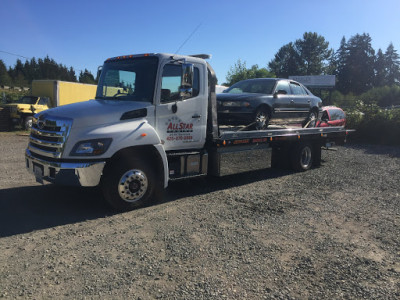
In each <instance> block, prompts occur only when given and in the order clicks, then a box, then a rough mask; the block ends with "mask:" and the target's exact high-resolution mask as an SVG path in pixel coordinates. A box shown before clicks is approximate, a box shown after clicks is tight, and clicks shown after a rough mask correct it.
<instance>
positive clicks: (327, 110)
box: [317, 106, 346, 127]
mask: <svg viewBox="0 0 400 300" xmlns="http://www.w3.org/2000/svg"><path fill="white" fill-rule="evenodd" d="M345 125H346V113H345V112H344V111H343V109H341V108H340V107H336V106H324V107H322V116H321V120H320V121H318V122H317V127H329V126H345Z"/></svg>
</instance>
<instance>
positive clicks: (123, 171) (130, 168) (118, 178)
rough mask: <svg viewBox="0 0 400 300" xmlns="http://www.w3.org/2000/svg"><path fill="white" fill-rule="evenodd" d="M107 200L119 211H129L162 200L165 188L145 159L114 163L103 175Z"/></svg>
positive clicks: (103, 189)
mask: <svg viewBox="0 0 400 300" xmlns="http://www.w3.org/2000/svg"><path fill="white" fill-rule="evenodd" d="M101 188H102V191H103V195H104V198H105V200H106V201H107V202H108V203H109V204H110V205H111V206H112V207H113V208H114V209H116V210H118V211H128V210H132V209H135V208H138V207H141V206H145V205H148V204H150V203H153V202H155V201H158V200H160V198H161V195H162V191H163V189H164V188H163V186H162V183H161V180H159V178H157V175H156V174H155V168H152V165H151V164H149V163H147V162H146V161H145V160H143V159H139V158H131V159H130V160H129V161H128V162H126V161H122V160H118V161H114V163H113V165H111V166H110V167H109V168H108V169H107V170H105V174H104V175H103V178H102V181H101Z"/></svg>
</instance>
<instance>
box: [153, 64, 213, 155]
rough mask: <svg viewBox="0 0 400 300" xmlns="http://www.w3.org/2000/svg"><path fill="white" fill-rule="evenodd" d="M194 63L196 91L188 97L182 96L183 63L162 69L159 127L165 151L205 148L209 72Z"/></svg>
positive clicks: (157, 121)
mask: <svg viewBox="0 0 400 300" xmlns="http://www.w3.org/2000/svg"><path fill="white" fill-rule="evenodd" d="M202 67H203V66H202V65H196V64H195V65H194V74H193V75H194V76H193V92H192V96H191V97H190V98H188V99H184V100H183V99H182V98H181V97H180V93H179V92H180V86H181V82H182V81H181V77H182V66H181V65H180V64H166V65H164V67H163V70H162V81H161V91H160V93H159V95H160V97H159V103H158V105H156V128H157V132H158V134H159V136H160V138H161V140H163V141H164V147H165V150H181V149H194V148H201V147H203V145H204V142H205V136H206V125H207V94H206V89H205V88H204V84H205V81H204V80H201V78H205V71H204V68H202Z"/></svg>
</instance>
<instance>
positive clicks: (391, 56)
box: [385, 43, 400, 85]
mask: <svg viewBox="0 0 400 300" xmlns="http://www.w3.org/2000/svg"><path fill="white" fill-rule="evenodd" d="M385 62H386V72H387V74H386V81H387V84H388V85H393V84H395V83H400V58H399V55H398V54H397V50H395V49H394V47H393V44H392V43H390V45H389V46H388V47H387V49H386V52H385Z"/></svg>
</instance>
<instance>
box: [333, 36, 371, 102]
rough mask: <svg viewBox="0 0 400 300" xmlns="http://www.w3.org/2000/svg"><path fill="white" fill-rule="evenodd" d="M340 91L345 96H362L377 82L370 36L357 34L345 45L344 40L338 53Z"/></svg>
mask: <svg viewBox="0 0 400 300" xmlns="http://www.w3.org/2000/svg"><path fill="white" fill-rule="evenodd" d="M337 62H338V63H337V66H338V67H337V68H338V69H337V75H338V85H337V87H338V89H339V91H340V92H341V93H343V94H348V93H350V92H351V93H354V94H356V95H359V94H362V93H363V92H365V91H367V90H368V89H370V88H372V86H373V84H374V81H375V72H374V63H375V51H374V49H373V48H372V46H371V37H370V36H369V35H368V34H365V33H364V34H362V35H360V34H357V35H355V36H353V37H351V38H350V39H349V41H348V42H347V43H345V39H344V38H343V39H342V43H341V46H340V48H339V50H338V53H337Z"/></svg>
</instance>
